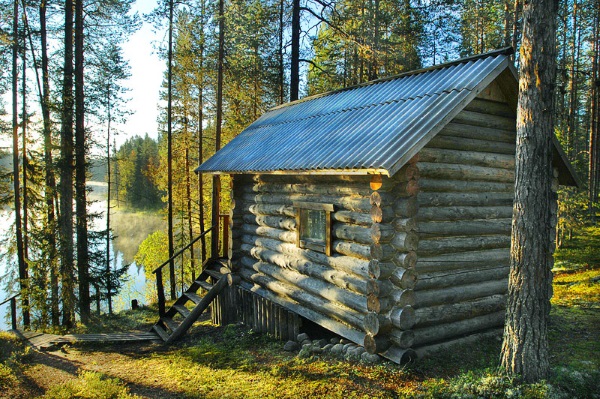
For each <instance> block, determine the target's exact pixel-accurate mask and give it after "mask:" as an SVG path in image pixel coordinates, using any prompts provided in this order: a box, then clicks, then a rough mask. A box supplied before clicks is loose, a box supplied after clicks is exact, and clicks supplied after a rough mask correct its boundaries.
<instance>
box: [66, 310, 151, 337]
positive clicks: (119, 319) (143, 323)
mask: <svg viewBox="0 0 600 399" xmlns="http://www.w3.org/2000/svg"><path fill="white" fill-rule="evenodd" d="M157 315H158V308H157V307H156V306H155V305H151V306H141V307H139V308H138V309H136V310H123V311H121V312H118V313H114V314H113V315H110V316H109V315H108V314H102V315H100V316H97V315H95V314H92V316H91V318H92V320H91V322H90V323H89V324H88V325H78V326H77V328H76V329H75V330H74V332H76V333H80V334H84V333H90V334H94V333H103V332H127V331H149V330H150V328H151V327H152V325H153V324H154V323H155V322H156V320H157Z"/></svg>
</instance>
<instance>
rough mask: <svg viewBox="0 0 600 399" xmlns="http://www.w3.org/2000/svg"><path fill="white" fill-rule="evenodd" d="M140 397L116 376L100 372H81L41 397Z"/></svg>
mask: <svg viewBox="0 0 600 399" xmlns="http://www.w3.org/2000/svg"><path fill="white" fill-rule="evenodd" d="M72 398H77V399H138V398H139V399H141V397H140V396H137V395H131V394H130V393H129V389H127V387H125V386H124V385H123V383H122V382H121V381H119V380H118V379H116V378H108V377H106V376H105V375H103V374H101V373H94V372H91V371H86V372H83V373H81V374H80V375H79V377H78V378H77V379H76V380H73V381H69V382H67V383H64V384H58V385H55V386H53V387H51V388H50V389H49V390H48V392H46V394H45V395H44V396H43V399H72Z"/></svg>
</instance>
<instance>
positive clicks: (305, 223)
mask: <svg viewBox="0 0 600 399" xmlns="http://www.w3.org/2000/svg"><path fill="white" fill-rule="evenodd" d="M300 225H301V226H302V229H301V235H300V239H301V240H305V239H308V240H314V241H320V242H322V243H325V233H326V232H325V230H326V227H327V222H326V212H325V211H317V210H313V209H301V210H300Z"/></svg>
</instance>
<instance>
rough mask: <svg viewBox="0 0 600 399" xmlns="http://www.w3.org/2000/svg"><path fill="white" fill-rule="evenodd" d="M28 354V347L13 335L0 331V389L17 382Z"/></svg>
mask: <svg viewBox="0 0 600 399" xmlns="http://www.w3.org/2000/svg"><path fill="white" fill-rule="evenodd" d="M28 354H29V348H26V347H24V346H23V344H22V342H21V341H19V340H18V339H17V338H16V337H15V336H14V335H12V334H10V333H7V332H3V331H0V391H1V390H3V389H6V388H9V387H11V386H14V385H16V384H18V383H19V381H20V374H21V369H22V367H23V363H24V362H26V360H27V356H28Z"/></svg>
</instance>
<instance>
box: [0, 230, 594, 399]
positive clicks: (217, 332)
mask: <svg viewBox="0 0 600 399" xmlns="http://www.w3.org/2000/svg"><path fill="white" fill-rule="evenodd" d="M598 248H600V229H599V228H586V229H584V230H583V231H582V232H581V234H580V235H576V236H575V237H574V239H573V240H572V241H570V242H567V243H566V244H565V246H564V247H563V248H561V249H559V250H558V251H557V253H556V266H557V267H556V268H555V270H554V273H555V280H554V298H553V299H552V303H553V307H552V311H551V314H550V323H549V337H548V338H549V344H550V361H551V366H552V369H551V374H550V376H549V378H548V380H547V381H542V382H540V383H537V384H521V383H519V382H518V381H517V380H515V379H514V378H512V377H509V376H506V375H504V374H503V373H502V372H501V371H500V369H499V367H498V364H499V357H500V348H501V342H500V340H499V339H496V338H488V339H482V340H480V341H479V342H477V343H476V344H473V345H465V346H458V347H453V348H450V349H448V350H445V351H442V352H439V353H438V354H436V355H435V356H432V357H430V358H427V359H421V360H419V361H417V362H415V363H413V364H409V365H403V366H400V365H396V364H392V363H389V362H384V363H381V364H377V365H367V364H362V363H360V362H353V361H345V360H341V359H338V358H335V357H333V356H331V355H328V354H315V355H310V356H306V357H302V356H297V354H295V353H288V352H284V351H283V350H282V347H283V343H281V342H278V341H275V340H273V339H272V338H270V337H268V336H265V335H260V334H256V333H254V332H253V331H251V330H248V329H247V328H246V327H244V326H242V325H230V326H225V327H215V326H212V325H211V324H210V322H209V321H206V320H205V321H203V322H201V323H198V324H196V325H195V326H194V327H193V328H192V330H191V331H190V332H189V333H188V334H187V335H186V336H185V337H184V338H183V340H182V341H180V342H179V343H178V344H177V345H174V346H167V347H160V346H159V347H150V348H144V349H143V350H139V349H136V348H132V349H129V350H127V349H126V350H123V348H116V347H115V348H113V349H111V348H105V347H100V346H97V347H94V346H91V347H88V348H86V351H87V352H89V351H92V355H93V357H94V358H95V357H96V356H97V358H98V359H100V358H101V357H102V356H111V351H114V353H115V356H117V355H118V356H120V357H118V358H116V359H115V361H114V363H113V364H112V365H111V366H110V367H104V368H102V369H99V370H97V371H100V373H98V372H95V373H83V374H81V375H80V376H79V377H78V378H77V379H76V380H74V381H71V382H68V383H64V384H58V385H56V386H55V387H53V388H52V389H50V390H49V391H48V392H47V393H46V396H45V397H46V398H88V397H89V398H92V397H93V398H131V397H133V396H131V393H130V391H129V390H128V389H127V387H129V386H130V384H131V386H139V385H143V386H144V387H145V389H157V390H159V392H163V393H166V394H168V395H171V396H169V397H181V398H250V399H251V398H256V399H259V398H260V399H264V398H292V397H301V398H404V397H406V398H529V399H534V398H565V399H566V398H582V399H584V398H585V399H587V398H600V384H599V383H598V381H600V372H599V370H600V306H599V303H600V283H599V282H598V281H597V280H596V278H597V277H598V276H600V250H598ZM155 317H156V309H148V308H144V309H142V310H137V311H126V312H121V313H119V314H117V315H114V316H112V317H107V316H102V317H100V318H98V319H95V323H94V324H93V325H90V326H88V327H86V329H85V331H89V332H101V331H128V330H131V329H140V330H144V329H148V328H149V326H150V324H151V323H152V322H153V321H154V320H155ZM82 330H83V329H82ZM0 343H1V346H0V389H1V388H2V387H9V386H11V385H14V384H24V383H25V382H24V380H23V379H22V377H21V372H20V370H21V369H22V368H26V367H28V362H27V355H26V353H25V351H24V349H23V348H22V347H19V345H18V343H16V342H15V341H14V339H12V338H10V336H7V335H1V336H0ZM70 350H71V351H72V353H70V354H69V357H72V356H74V357H76V356H77V349H76V347H75V348H71V349H70ZM99 364H100V363H99ZM94 367H100V366H94ZM119 370H120V371H119ZM141 370H143V371H144V373H146V374H140V375H138V374H137V373H139V372H140V371H141ZM83 395H88V396H83ZM115 395H116V396H115ZM0 396H1V395H0Z"/></svg>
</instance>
